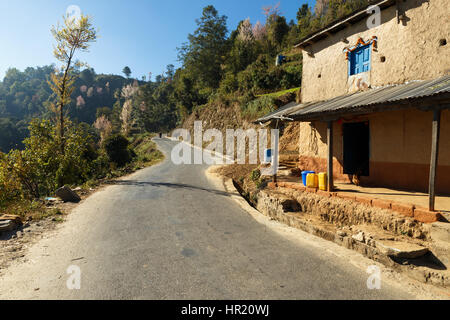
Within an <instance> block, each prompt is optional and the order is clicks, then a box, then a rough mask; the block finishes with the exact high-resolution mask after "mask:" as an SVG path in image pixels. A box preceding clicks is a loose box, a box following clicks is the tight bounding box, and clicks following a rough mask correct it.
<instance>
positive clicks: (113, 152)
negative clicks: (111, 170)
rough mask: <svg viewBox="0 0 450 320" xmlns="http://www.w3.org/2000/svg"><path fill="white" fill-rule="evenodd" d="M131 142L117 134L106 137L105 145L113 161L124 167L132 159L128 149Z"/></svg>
mask: <svg viewBox="0 0 450 320" xmlns="http://www.w3.org/2000/svg"><path fill="white" fill-rule="evenodd" d="M129 144H130V142H129V141H128V139H127V138H125V137H124V136H123V135H121V134H115V135H112V136H109V137H108V138H106V139H105V141H104V143H103V147H104V149H105V151H106V154H107V155H108V158H109V160H110V161H111V162H113V163H115V164H116V165H117V166H119V167H123V166H124V165H126V164H127V163H129V162H130V161H131V158H132V157H131V153H130V150H129V149H128V146H129Z"/></svg>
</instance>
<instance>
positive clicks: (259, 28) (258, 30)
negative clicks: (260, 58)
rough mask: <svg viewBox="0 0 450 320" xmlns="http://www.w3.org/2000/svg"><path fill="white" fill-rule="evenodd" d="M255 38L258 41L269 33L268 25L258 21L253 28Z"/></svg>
mask: <svg viewBox="0 0 450 320" xmlns="http://www.w3.org/2000/svg"><path fill="white" fill-rule="evenodd" d="M252 33H253V38H254V39H255V40H257V41H261V40H263V39H264V37H265V36H266V35H267V30H266V26H265V25H263V24H262V23H261V22H259V21H258V22H256V24H255V25H254V26H253V29H252Z"/></svg>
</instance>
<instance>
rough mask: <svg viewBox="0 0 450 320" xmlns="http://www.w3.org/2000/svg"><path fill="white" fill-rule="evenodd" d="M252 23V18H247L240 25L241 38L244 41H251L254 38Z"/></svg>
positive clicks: (239, 36)
mask: <svg viewBox="0 0 450 320" xmlns="http://www.w3.org/2000/svg"><path fill="white" fill-rule="evenodd" d="M252 29H253V28H252V24H251V23H250V18H247V19H245V20H244V21H243V22H242V23H241V25H240V26H239V35H238V38H239V40H241V41H243V42H251V41H253V40H254V37H253V30H252Z"/></svg>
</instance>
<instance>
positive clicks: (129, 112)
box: [120, 81, 139, 135]
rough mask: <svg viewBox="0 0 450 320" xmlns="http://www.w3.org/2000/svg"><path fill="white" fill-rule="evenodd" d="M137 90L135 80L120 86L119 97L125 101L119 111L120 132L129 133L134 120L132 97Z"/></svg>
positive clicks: (137, 85) (137, 86)
mask: <svg viewBox="0 0 450 320" xmlns="http://www.w3.org/2000/svg"><path fill="white" fill-rule="evenodd" d="M138 91H139V84H138V82H137V81H134V82H133V84H129V85H127V86H125V87H123V88H122V92H121V97H122V98H123V99H125V102H124V104H123V107H122V112H121V113H120V121H122V132H123V133H124V134H125V135H128V134H129V133H130V129H131V127H132V126H133V124H134V122H135V121H134V120H133V106H134V104H133V98H134V97H135V96H136V94H137V93H138Z"/></svg>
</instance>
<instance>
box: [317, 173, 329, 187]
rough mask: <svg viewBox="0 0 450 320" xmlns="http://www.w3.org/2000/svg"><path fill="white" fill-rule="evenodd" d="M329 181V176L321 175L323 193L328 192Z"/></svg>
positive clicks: (320, 185)
mask: <svg viewBox="0 0 450 320" xmlns="http://www.w3.org/2000/svg"><path fill="white" fill-rule="evenodd" d="M327 187H328V181H327V174H326V173H324V172H321V173H319V189H320V190H323V191H327V190H328V188H327Z"/></svg>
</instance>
